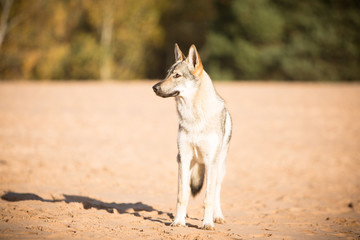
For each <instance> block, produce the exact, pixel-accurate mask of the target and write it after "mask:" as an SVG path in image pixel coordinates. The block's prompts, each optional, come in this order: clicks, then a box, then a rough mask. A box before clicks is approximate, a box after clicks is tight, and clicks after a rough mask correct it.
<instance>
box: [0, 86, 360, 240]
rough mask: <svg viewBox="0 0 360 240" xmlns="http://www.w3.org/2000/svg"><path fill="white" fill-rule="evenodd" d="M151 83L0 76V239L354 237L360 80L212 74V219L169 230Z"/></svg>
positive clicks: (163, 135) (166, 109)
mask: <svg viewBox="0 0 360 240" xmlns="http://www.w3.org/2000/svg"><path fill="white" fill-rule="evenodd" d="M154 83H155V82H154V81H137V82H120V83H116V82H105V83H101V82H83V83H81V82H69V83H65V82H55V83H54V82H45V83H34V82H30V83H29V82H15V83H11V82H5V83H0V196H1V199H0V239H189V240H190V239H197V240H200V239H324V240H325V239H326V240H328V239H360V85H359V84H354V83H348V84H345V83H280V82H240V83H236V82H216V83H215V86H216V88H217V91H218V92H219V93H220V95H221V96H222V97H223V98H224V99H225V100H226V102H227V106H228V109H229V111H230V113H231V115H232V119H233V135H232V140H231V143H230V149H229V154H228V158H227V175H226V176H225V180H224V183H223V188H222V208H223V212H224V215H225V218H226V223H225V224H221V225H220V224H216V230H215V231H205V230H201V229H200V227H201V220H202V214H203V200H204V189H203V191H202V192H201V194H200V195H199V196H197V197H196V198H191V199H190V202H189V207H188V218H187V226H186V227H171V226H170V223H171V222H172V219H173V216H174V214H175V206H176V192H177V162H176V155H177V147H176V138H177V129H178V122H177V114H176V109H175V103H174V100H173V99H162V98H159V97H157V96H155V94H154V93H153V91H152V89H151V86H152V85H153V84H154Z"/></svg>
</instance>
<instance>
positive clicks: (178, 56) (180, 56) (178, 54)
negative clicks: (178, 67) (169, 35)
mask: <svg viewBox="0 0 360 240" xmlns="http://www.w3.org/2000/svg"><path fill="white" fill-rule="evenodd" d="M174 52H175V61H176V62H178V61H183V60H184V58H185V57H184V54H183V53H182V52H181V50H180V48H179V46H178V45H177V43H175V49H174Z"/></svg>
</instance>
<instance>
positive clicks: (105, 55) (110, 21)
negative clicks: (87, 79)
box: [100, 4, 114, 80]
mask: <svg viewBox="0 0 360 240" xmlns="http://www.w3.org/2000/svg"><path fill="white" fill-rule="evenodd" d="M113 26H114V15H113V8H112V5H111V4H107V5H106V6H105V7H104V10H103V23H102V31H101V43H100V44H101V51H102V57H101V67H100V77H101V79H102V80H107V79H111V77H112V76H111V73H112V69H111V67H112V52H111V39H112V33H113Z"/></svg>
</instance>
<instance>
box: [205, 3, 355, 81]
mask: <svg viewBox="0 0 360 240" xmlns="http://www.w3.org/2000/svg"><path fill="white" fill-rule="evenodd" d="M359 5H360V2H359V1H356V0H344V1H336V0H332V1H327V0H320V1H313V2H296V1H289V0H277V1H275V0H272V1H271V0H256V1H252V0H242V1H231V0H228V1H227V0H219V1H217V2H216V8H217V10H218V16H217V17H216V19H215V20H214V22H213V26H212V28H211V31H210V32H209V33H208V34H207V41H206V46H205V47H204V51H205V52H206V53H207V55H206V59H205V60H206V61H205V63H206V64H208V66H209V71H210V73H211V74H212V75H213V76H214V78H216V79H287V80H295V79H296V80H359V76H360V68H359V67H358V66H359V62H360V61H359V60H360V59H359V56H360V52H359V44H358V43H359V40H360V39H359V38H360V34H359V31H358V30H357V29H359V27H360V15H359V14H358V13H359Z"/></svg>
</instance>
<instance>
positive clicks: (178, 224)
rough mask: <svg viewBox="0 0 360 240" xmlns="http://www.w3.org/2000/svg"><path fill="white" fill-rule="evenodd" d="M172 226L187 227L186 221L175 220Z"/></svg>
mask: <svg viewBox="0 0 360 240" xmlns="http://www.w3.org/2000/svg"><path fill="white" fill-rule="evenodd" d="M170 226H171V227H185V222H180V221H173V222H172V223H171V224H170Z"/></svg>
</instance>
